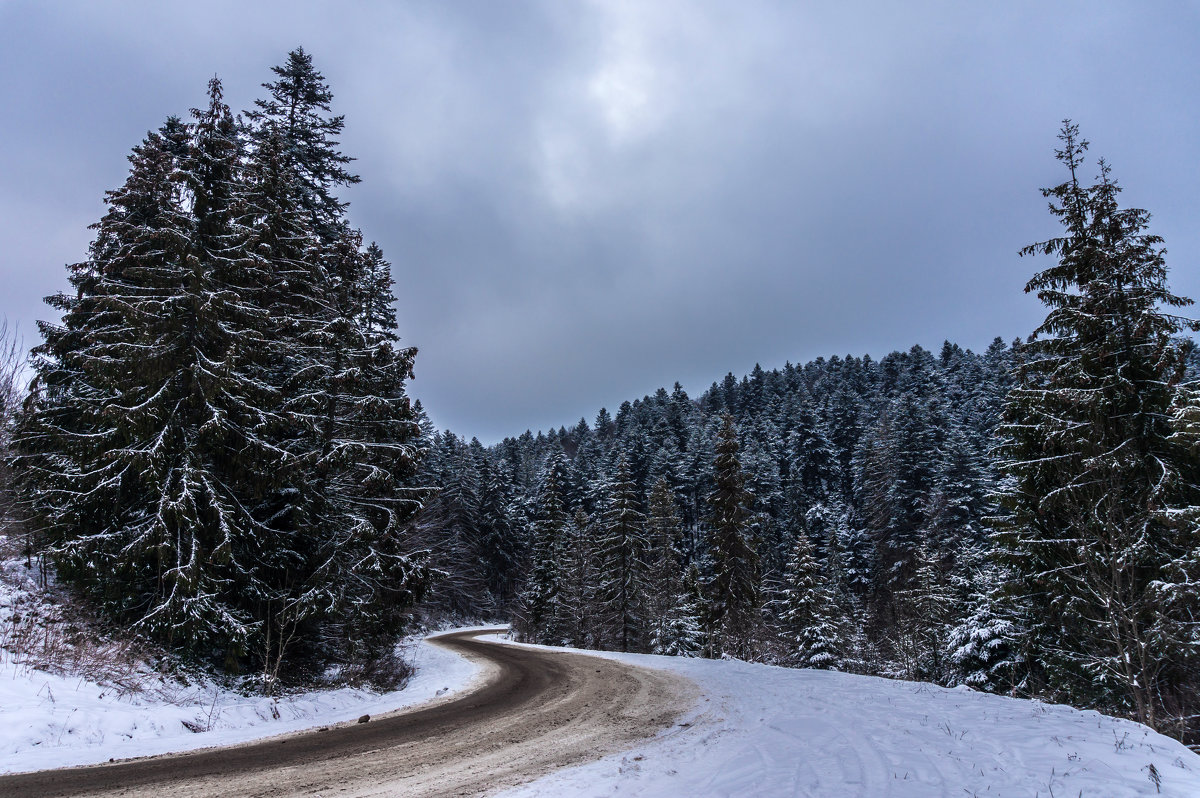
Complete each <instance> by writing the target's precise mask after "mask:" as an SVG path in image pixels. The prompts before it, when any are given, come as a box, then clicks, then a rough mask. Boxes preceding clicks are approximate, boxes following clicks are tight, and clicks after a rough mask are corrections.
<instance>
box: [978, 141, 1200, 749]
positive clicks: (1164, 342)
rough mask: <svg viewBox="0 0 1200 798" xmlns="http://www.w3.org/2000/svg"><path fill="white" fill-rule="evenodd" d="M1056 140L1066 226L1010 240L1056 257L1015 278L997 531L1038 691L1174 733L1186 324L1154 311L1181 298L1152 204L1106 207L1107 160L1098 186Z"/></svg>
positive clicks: (1069, 145)
mask: <svg viewBox="0 0 1200 798" xmlns="http://www.w3.org/2000/svg"><path fill="white" fill-rule="evenodd" d="M1059 138H1060V139H1061V141H1062V142H1063V145H1062V149H1060V150H1058V151H1057V152H1056V156H1057V158H1058V160H1059V161H1060V162H1062V164H1063V165H1064V166H1065V167H1066V169H1067V172H1068V176H1067V179H1066V181H1065V182H1063V183H1061V184H1059V185H1058V186H1055V187H1053V188H1049V189H1043V194H1044V196H1046V197H1048V198H1050V210H1051V213H1052V214H1053V215H1054V216H1055V217H1056V218H1057V219H1058V220H1059V221H1060V222H1061V223H1062V225H1063V227H1064V228H1065V232H1064V235H1062V236H1060V237H1056V238H1052V239H1050V240H1048V241H1044V242H1040V243H1037V244H1032V245H1030V246H1028V247H1026V248H1025V249H1024V250H1022V254H1044V255H1049V256H1052V257H1054V258H1056V259H1057V263H1055V264H1054V265H1052V266H1050V267H1049V268H1047V269H1045V270H1044V271H1041V272H1038V273H1037V274H1035V275H1034V276H1033V278H1032V279H1030V281H1029V283H1028V285H1027V286H1026V291H1029V292H1036V293H1037V295H1038V297H1039V298H1040V299H1041V300H1042V302H1043V303H1044V304H1046V305H1047V306H1048V307H1049V308H1050V311H1049V313H1048V315H1047V316H1046V319H1045V321H1044V322H1043V323H1042V324H1041V326H1039V327H1038V329H1037V330H1036V331H1035V333H1034V336H1033V337H1032V338H1031V340H1030V342H1029V343H1028V344H1026V345H1025V346H1023V347H1022V351H1021V353H1020V355H1021V358H1022V362H1021V363H1020V365H1019V367H1018V372H1017V385H1016V387H1015V388H1014V389H1013V390H1012V391H1011V392H1010V393H1009V395H1008V400H1007V402H1006V405H1005V409H1004V424H1003V425H1002V427H1001V428H1000V432H1001V435H1002V436H1003V444H1002V448H1001V456H1002V457H1003V460H1004V464H1003V465H1004V468H1005V470H1006V471H1007V472H1008V473H1009V474H1010V475H1011V476H1012V477H1013V480H1012V483H1011V487H1010V489H1008V490H1007V491H1006V492H1005V494H1004V495H1003V497H1002V500H1003V504H1004V505H1005V507H1006V509H1007V511H1008V513H1007V516H1006V521H1005V523H1004V526H1003V527H1002V529H1001V530H1000V532H999V534H998V536H997V538H998V541H999V543H1000V545H1001V546H1002V552H1003V558H1004V562H1005V563H1006V564H1007V565H1008V566H1009V567H1011V568H1012V569H1013V571H1014V572H1015V576H1016V577H1017V579H1018V580H1019V584H1020V585H1021V587H1022V588H1023V590H1022V593H1023V595H1024V596H1026V597H1027V598H1028V600H1029V602H1030V604H1031V612H1030V628H1029V638H1028V645H1029V647H1030V649H1031V650H1032V651H1033V656H1034V658H1035V662H1036V665H1037V666H1039V667H1038V668H1037V669H1036V670H1037V671H1038V672H1037V673H1035V675H1038V676H1040V677H1041V678H1042V679H1044V680H1045V684H1046V688H1047V689H1048V690H1049V691H1050V692H1051V693H1052V694H1053V695H1057V696H1063V697H1066V698H1069V699H1070V700H1072V701H1073V702H1076V703H1080V704H1084V705H1092V706H1103V707H1105V708H1106V709H1109V710H1110V711H1112V710H1118V711H1124V712H1128V713H1129V714H1130V715H1131V716H1133V717H1134V718H1136V719H1137V720H1139V721H1141V722H1143V723H1146V724H1148V725H1150V726H1152V727H1154V728H1159V729H1164V730H1171V729H1173V728H1174V727H1175V726H1176V725H1177V716H1178V714H1179V709H1180V707H1183V706H1187V705H1189V704H1191V705H1194V700H1195V698H1194V695H1192V696H1187V695H1185V694H1184V691H1183V690H1181V685H1180V684H1179V683H1178V682H1176V681H1174V679H1173V678H1172V676H1171V674H1172V672H1173V669H1172V663H1174V662H1177V661H1179V660H1180V659H1181V658H1183V657H1185V652H1184V651H1182V650H1181V646H1182V647H1184V648H1186V647H1187V646H1189V645H1194V639H1192V640H1180V639H1179V638H1178V637H1175V636H1173V635H1170V634H1164V630H1165V628H1166V627H1168V626H1171V625H1173V624H1174V623H1175V622H1177V621H1178V620H1180V619H1178V618H1172V617H1171V616H1172V615H1173V614H1174V613H1176V612H1181V611H1182V612H1192V611H1194V604H1192V605H1191V606H1192V608H1193V609H1192V610H1184V608H1183V607H1181V606H1178V605H1173V604H1171V603H1170V602H1169V601H1164V598H1165V597H1164V596H1163V595H1162V592H1161V590H1160V588H1159V585H1160V583H1161V582H1162V581H1163V577H1164V569H1165V567H1166V566H1167V565H1168V564H1169V563H1171V562H1172V561H1174V560H1176V559H1177V558H1179V557H1180V556H1182V555H1183V554H1184V552H1186V551H1187V550H1189V549H1191V548H1193V547H1194V546H1195V539H1196V534H1195V527H1194V526H1191V527H1189V526H1178V525H1173V524H1169V523H1164V518H1163V515H1162V510H1163V509H1164V508H1168V507H1172V506H1178V505H1179V504H1181V503H1185V502H1186V501H1187V499H1186V497H1185V496H1183V495H1181V494H1182V492H1183V491H1184V489H1185V488H1187V487H1189V486H1188V485H1187V480H1186V479H1184V477H1183V474H1184V472H1185V471H1186V470H1188V469H1190V468H1191V467H1192V464H1193V463H1194V459H1193V458H1194V456H1193V455H1192V454H1190V453H1187V452H1186V451H1185V450H1184V449H1183V447H1180V446H1179V445H1178V443H1177V442H1176V441H1174V440H1172V439H1171V437H1170V433H1171V430H1170V419H1169V414H1170V408H1171V406H1172V402H1173V399H1174V398H1175V395H1176V392H1177V387H1176V383H1177V380H1178V377H1179V375H1180V374H1181V373H1182V368H1183V353H1182V350H1181V348H1180V346H1179V344H1178V343H1177V342H1176V340H1175V339H1174V336H1175V335H1176V334H1177V333H1179V332H1180V331H1181V330H1182V329H1184V328H1185V327H1186V328H1190V329H1195V328H1196V325H1195V324H1194V323H1192V322H1184V321H1183V320H1181V319H1180V318H1179V317H1177V316H1174V315H1171V314H1170V313H1169V312H1167V311H1166V310H1165V309H1168V308H1177V307H1181V306H1184V305H1187V304H1190V301H1189V300H1187V299H1185V298H1182V297H1179V296H1176V295H1175V294H1172V293H1171V292H1170V290H1169V289H1168V287H1167V282H1166V274H1167V267H1166V261H1165V260H1164V257H1163V250H1162V249H1161V248H1160V244H1161V239H1160V238H1159V237H1158V236H1155V235H1152V234H1150V233H1147V232H1146V228H1147V224H1148V221H1149V214H1148V213H1147V212H1146V211H1144V210H1140V209H1124V208H1121V207H1120V206H1119V205H1118V202H1117V197H1118V192H1119V188H1118V186H1117V185H1116V183H1115V181H1114V180H1113V179H1112V177H1111V174H1110V170H1109V167H1108V165H1107V164H1106V163H1105V162H1104V161H1101V162H1100V167H1099V170H1100V174H1099V177H1098V179H1097V182H1096V183H1094V184H1093V185H1091V186H1085V185H1083V184H1082V183H1081V181H1080V176H1079V174H1078V173H1079V170H1080V169H1081V168H1082V166H1083V160H1084V155H1085V153H1086V150H1087V142H1086V141H1083V140H1082V139H1080V138H1079V131H1078V127H1077V126H1076V125H1073V124H1071V123H1070V122H1065V123H1064V124H1063V128H1062V131H1061V133H1060V134H1059ZM1031 664H1034V663H1031ZM1193 711H1194V710H1193ZM1193 717H1194V715H1193Z"/></svg>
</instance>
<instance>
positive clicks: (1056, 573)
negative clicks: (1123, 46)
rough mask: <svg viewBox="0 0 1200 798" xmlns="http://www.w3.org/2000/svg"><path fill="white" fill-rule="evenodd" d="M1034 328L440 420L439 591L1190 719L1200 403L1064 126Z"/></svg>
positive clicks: (468, 600)
mask: <svg viewBox="0 0 1200 798" xmlns="http://www.w3.org/2000/svg"><path fill="white" fill-rule="evenodd" d="M1060 138H1061V139H1062V142H1063V147H1062V149H1061V150H1060V151H1058V157H1059V160H1060V161H1062V163H1063V164H1064V166H1065V167H1066V168H1067V171H1068V179H1067V180H1066V181H1065V182H1064V183H1063V184H1061V185H1059V186H1057V187H1055V188H1052V189H1047V190H1045V191H1044V193H1045V194H1046V196H1047V197H1048V198H1050V200H1051V203H1052V204H1051V209H1052V212H1053V213H1054V214H1055V216H1057V217H1058V218H1059V219H1060V221H1061V222H1062V224H1063V226H1064V228H1065V229H1064V232H1063V235H1062V236H1061V237H1059V238H1055V239H1052V240H1050V241H1047V242H1044V243H1039V244H1035V245H1032V246H1031V247H1029V248H1028V249H1027V250H1026V251H1025V252H1023V253H1022V254H1028V255H1033V254H1041V255H1046V256H1050V257H1051V258H1053V259H1056V260H1057V261H1058V263H1057V264H1056V265H1053V266H1049V267H1047V268H1046V269H1045V270H1044V271H1041V272H1039V273H1038V274H1036V275H1035V276H1034V277H1033V279H1032V280H1031V281H1030V283H1029V286H1028V288H1027V290H1028V291H1030V292H1036V293H1037V295H1038V296H1039V297H1040V298H1041V299H1042V301H1043V302H1044V303H1045V304H1046V305H1047V306H1048V307H1049V308H1050V312H1049V315H1048V316H1047V318H1046V322H1045V323H1044V324H1043V326H1042V327H1041V328H1039V329H1038V330H1037V331H1036V333H1035V334H1034V335H1031V336H1030V337H1029V338H1028V339H1027V340H1025V341H1022V340H1017V341H1014V342H1013V343H1012V344H1007V343H1006V342H1005V341H1003V340H1001V339H999V338H997V339H996V340H995V341H994V342H993V343H992V344H991V345H990V346H989V347H988V348H987V350H986V351H985V352H982V353H974V352H971V351H969V350H964V349H963V348H961V347H959V346H957V345H955V344H952V343H950V342H946V343H945V344H944V345H943V346H942V348H941V351H940V352H937V353H933V352H929V351H927V350H925V349H923V348H921V347H919V346H915V347H913V348H912V349H910V350H908V351H906V352H893V353H891V354H889V355H887V356H885V357H882V358H881V359H879V360H874V359H872V358H871V357H869V356H864V357H854V356H846V357H838V356H834V357H831V358H829V359H824V358H819V359H817V360H814V361H812V362H810V363H807V364H805V365H792V364H790V363H789V364H787V365H785V366H784V367H783V368H782V369H772V370H769V371H768V370H764V369H762V368H761V367H759V366H755V368H754V370H753V371H752V372H751V373H750V374H749V375H747V376H744V377H742V378H741V379H738V378H736V377H735V376H734V375H733V374H728V375H726V377H725V378H724V380H722V381H721V382H719V383H714V384H713V385H712V386H711V387H710V388H709V389H708V390H707V391H705V392H704V393H703V394H702V395H700V396H699V397H697V398H691V397H689V396H688V395H687V394H686V393H685V392H684V390H683V388H682V387H681V386H680V385H679V384H678V383H676V384H675V385H674V387H673V389H672V390H670V391H668V390H666V389H659V390H658V391H656V392H655V393H654V394H653V395H651V396H646V397H643V398H642V399H639V400H634V401H627V402H624V403H622V404H621V406H620V407H619V408H618V409H617V411H616V413H615V415H613V414H610V413H609V412H608V411H607V410H606V409H601V410H600V411H599V413H598V414H597V415H596V417H595V418H594V419H593V420H592V421H591V422H589V421H588V420H587V419H580V420H579V422H578V423H577V424H575V425H574V426H572V427H571V428H569V429H568V428H566V427H560V428H559V429H551V430H550V431H548V432H539V433H537V434H536V435H534V434H532V433H531V432H528V431H527V432H525V433H524V434H522V435H519V436H518V437H513V438H507V439H505V440H504V441H502V442H501V443H499V444H497V445H495V446H491V447H485V446H483V445H481V444H480V442H479V441H478V440H474V439H472V440H470V441H469V442H468V441H467V440H466V439H464V438H462V437H459V436H458V435H456V434H454V433H453V432H450V431H435V430H433V429H431V428H430V427H429V425H428V423H427V422H426V426H425V431H426V435H427V436H428V437H429V439H430V440H431V442H432V445H431V448H430V453H429V456H428V457H427V458H426V460H425V462H424V465H423V467H422V468H423V474H424V475H425V481H426V482H429V483H431V484H435V485H437V486H438V487H439V488H440V491H439V493H438V494H437V496H436V498H434V499H433V500H432V502H431V503H430V504H429V505H428V506H427V507H426V508H425V510H424V511H423V512H422V514H421V515H420V517H419V519H418V524H417V536H418V539H419V540H420V541H421V543H422V545H423V546H425V547H427V548H428V549H429V550H430V551H431V552H432V556H433V561H432V562H433V565H434V567H435V568H437V569H438V570H439V571H440V572H442V573H443V574H445V576H444V578H443V579H442V580H441V581H439V582H438V583H437V584H436V585H435V587H434V588H433V594H432V596H431V598H430V604H431V605H432V606H433V607H435V608H436V609H437V610H439V611H441V612H444V613H449V614H452V615H456V616H459V617H462V618H504V619H507V618H509V617H512V618H514V619H515V623H516V626H517V629H518V631H519V633H520V635H521V636H522V638H523V639H525V640H529V641H533V642H539V643H545V644H565V645H572V646H582V647H590V648H605V649H616V650H621V651H634V652H652V653H660V654H676V655H686V656H707V657H722V656H733V657H738V658H745V659H750V660H761V661H766V662H772V663H778V664H787V665H793V666H796V667H809V668H836V669H841V670H847V671H853V672H859V673H871V674H881V675H888V676H895V677H900V678H905V679H917V680H927V681H933V682H936V683H939V684H944V685H956V684H965V685H969V686H971V687H974V688H978V689H984V690H991V691H997V692H1005V693H1010V694H1013V695H1021V696H1036V697H1042V698H1047V699H1051V700H1055V701H1065V702H1069V703H1073V704H1075V705H1077V706H1085V707H1096V708H1100V709H1103V710H1104V711H1108V712H1115V713H1118V714H1125V715H1129V716H1130V717H1134V718H1136V719H1138V720H1140V721H1142V722H1145V723H1148V724H1149V725H1151V726H1154V727H1155V728H1158V729H1160V730H1163V731H1166V732H1168V733H1171V734H1174V735H1176V736H1180V737H1183V738H1184V739H1188V740H1191V741H1193V742H1195V741H1196V740H1197V739H1200V738H1198V737H1197V736H1196V734H1197V731H1200V719H1198V718H1197V714H1196V713H1197V712H1198V711H1200V705H1198V704H1197V699H1196V696H1197V695H1198V693H1197V690H1198V688H1200V658H1198V657H1197V654H1198V653H1200V652H1198V646H1200V635H1198V631H1200V630H1198V628H1197V625H1196V620H1195V612H1196V608H1197V607H1198V606H1200V603H1198V599H1200V596H1198V595H1197V586H1198V581H1197V580H1198V579H1200V570H1198V569H1200V537H1198V536H1197V528H1198V527H1197V520H1198V515H1200V506H1198V505H1200V492H1198V490H1197V484H1198V483H1200V462H1198V455H1200V445H1198V444H1200V426H1198V422H1200V405H1198V404H1197V397H1198V394H1197V393H1196V391H1197V384H1196V380H1197V377H1198V376H1200V369H1198V368H1197V366H1198V359H1197V357H1196V353H1195V350H1194V349H1193V347H1192V344H1191V341H1190V339H1188V338H1186V337H1184V336H1181V333H1184V332H1185V331H1186V330H1188V329H1195V326H1194V325H1193V324H1192V323H1191V322H1189V321H1187V320H1186V319H1183V318H1180V317H1176V316H1173V315H1170V311H1171V310H1172V309H1173V308H1174V307H1179V306H1182V305H1186V304H1190V303H1189V302H1188V301H1187V300H1185V299H1182V298H1178V297H1175V296H1173V295H1172V294H1171V293H1170V292H1169V290H1168V289H1167V284H1166V266H1165V261H1164V259H1163V253H1162V250H1161V247H1160V244H1161V242H1160V241H1159V239H1158V238H1156V237H1155V236H1153V235H1152V234H1150V233H1148V232H1147V231H1146V227H1147V222H1148V218H1149V215H1148V214H1147V213H1146V212H1145V211H1142V210H1137V209H1122V208H1120V207H1119V206H1118V204H1117V196H1118V193H1119V188H1118V187H1117V185H1116V183H1115V181H1113V180H1112V178H1111V177H1110V174H1109V170H1108V166H1107V165H1106V164H1104V163H1103V162H1101V163H1100V166H1099V169H1100V176H1099V178H1098V179H1097V182H1096V183H1095V184H1093V185H1086V184H1085V182H1083V175H1082V174H1081V172H1082V170H1083V169H1084V168H1087V167H1086V165H1085V164H1084V153H1085V152H1086V150H1087V142H1086V141H1082V140H1081V139H1080V138H1079V136H1078V131H1077V129H1076V128H1075V127H1074V126H1073V125H1070V124H1069V123H1066V124H1064V128H1063V130H1062V133H1061V136H1060Z"/></svg>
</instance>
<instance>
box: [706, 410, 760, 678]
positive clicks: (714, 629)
mask: <svg viewBox="0 0 1200 798" xmlns="http://www.w3.org/2000/svg"><path fill="white" fill-rule="evenodd" d="M738 449H739V444H738V434H737V427H736V426H735V425H734V421H733V416H732V415H730V414H728V413H726V414H725V415H724V416H723V417H722V419H721V428H720V431H719V433H718V436H717V446H716V460H715V462H714V471H715V473H714V480H715V482H716V487H715V488H714V489H713V492H712V493H711V494H710V495H709V497H708V505H709V508H710V516H709V521H708V554H709V556H710V557H711V558H712V575H711V577H710V578H709V579H708V582H707V583H706V585H705V604H706V606H705V614H706V619H705V626H706V627H707V629H706V631H707V637H708V654H709V656H711V657H720V656H722V655H725V654H728V655H730V656H734V657H738V658H740V659H753V658H754V657H755V656H756V655H757V653H758V652H757V634H758V631H759V628H760V626H761V618H760V616H759V611H760V596H759V565H758V562H759V561H758V547H757V545H756V542H755V541H754V540H753V539H752V537H751V519H752V515H753V511H752V503H753V501H754V497H753V495H751V494H750V493H749V492H748V491H747V490H746V488H745V485H746V475H745V473H744V472H743V471H742V464H741V461H740V460H739V459H738Z"/></svg>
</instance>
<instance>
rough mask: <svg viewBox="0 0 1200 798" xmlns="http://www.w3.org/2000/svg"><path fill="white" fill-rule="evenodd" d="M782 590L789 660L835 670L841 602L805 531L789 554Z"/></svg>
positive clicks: (783, 630)
mask: <svg viewBox="0 0 1200 798" xmlns="http://www.w3.org/2000/svg"><path fill="white" fill-rule="evenodd" d="M782 593H783V595H782V597H781V598H780V601H779V603H780V604H781V607H780V612H779V624H780V632H781V634H782V636H783V638H784V648H785V652H786V653H785V657H786V662H787V663H788V664H790V665H793V666H795V667H798V668H834V669H836V668H837V666H838V658H839V652H840V650H841V644H842V634H841V630H840V628H839V624H838V620H839V619H838V603H837V600H836V596H835V595H834V592H833V590H831V589H830V586H829V584H828V583H827V581H826V576H825V574H823V573H822V572H821V566H820V564H819V563H818V562H817V559H816V557H815V556H813V550H812V544H811V543H809V541H808V537H807V536H806V535H804V534H803V533H801V534H799V535H796V540H795V543H794V544H793V546H792V551H791V555H790V556H789V557H788V561H787V565H786V567H785V569H784V573H783V589H782Z"/></svg>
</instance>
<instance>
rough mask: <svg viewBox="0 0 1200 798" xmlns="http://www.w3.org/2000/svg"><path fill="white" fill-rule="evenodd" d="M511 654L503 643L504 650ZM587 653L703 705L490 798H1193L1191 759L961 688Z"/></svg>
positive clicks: (1042, 707) (1141, 734) (1165, 742)
mask: <svg viewBox="0 0 1200 798" xmlns="http://www.w3.org/2000/svg"><path fill="white" fill-rule="evenodd" d="M514 645H515V644H514ZM583 653H590V654H596V655H597V656H603V657H607V658H610V659H618V660H621V661H625V662H630V663H633V664H637V665H645V666H650V667H655V668H666V669H668V670H672V671H675V672H677V673H680V674H683V675H684V676H687V677H688V678H690V679H692V680H693V681H695V682H696V683H697V684H698V685H699V686H700V688H701V691H702V693H703V695H704V698H702V699H701V701H700V705H699V706H698V707H697V708H696V709H695V711H694V712H693V713H692V714H691V715H690V716H688V717H685V718H684V719H683V720H682V722H681V724H680V725H678V726H675V727H674V728H672V729H669V730H667V731H666V732H664V733H662V734H661V735H659V736H658V737H657V738H655V739H653V740H651V741H649V742H648V743H646V744H645V745H643V746H641V747H639V748H637V749H636V750H633V751H630V752H627V753H625V754H621V755H618V756H610V757H607V758H605V759H602V760H600V761H598V762H594V763H592V764H589V765H584V766H581V767H576V768H570V769H567V770H562V771H558V772H557V773H554V774H551V775H550V776H547V777H545V778H542V779H540V780H538V781H536V782H533V783H532V784H529V785H526V786H525V787H521V788H518V789H515V790H511V791H508V792H505V793H503V795H504V796H505V798H518V796H520V797H521V798H541V797H542V796H555V797H557V796H562V795H571V796H610V795H619V796H622V798H624V796H688V797H689V798H702V797H703V796H738V797H741V796H756V798H769V797H771V796H812V797H813V798H818V797H819V798H824V797H825V796H829V797H830V798H851V797H852V796H862V797H863V798H876V797H877V796H879V797H882V796H888V797H890V798H909V797H911V798H941V797H943V796H944V798H972V796H977V798H985V796H986V797H987V798H995V797H997V796H1001V797H1006V796H1020V797H1021V798H1034V797H1035V796H1038V797H1040V798H1052V797H1053V796H1058V797H1059V798H1067V797H1068V796H1069V798H1077V796H1083V798H1089V796H1090V797H1091V798H1125V797H1126V796H1149V795H1156V794H1159V793H1157V792H1156V787H1155V784H1154V782H1153V781H1152V779H1151V775H1152V774H1151V770H1150V766H1153V767H1154V773H1156V774H1157V775H1158V778H1159V780H1160V782H1161V795H1164V796H1176V798H1197V796H1200V756H1198V755H1197V754H1195V753H1193V752H1192V751H1190V750H1188V749H1187V748H1186V747H1185V746H1183V745H1182V744H1180V743H1179V742H1177V741H1175V740H1172V739H1169V738H1167V737H1164V736H1162V735H1160V734H1157V733H1155V732H1153V731H1151V730H1150V729H1148V728H1146V727H1145V726H1141V725H1139V724H1136V723H1133V722H1131V721H1127V720H1119V719H1116V718H1110V717H1107V716H1105V715H1101V714H1099V713H1097V712H1080V711H1079V710H1076V709H1072V708H1070V707H1065V706H1056V705H1048V704H1041V703H1037V702H1033V701H1025V700H1019V699H1012V698H1004V697H1002V696H994V695H988V694H985V693H977V692H973V691H970V690H967V689H953V690H950V689H945V688H942V687H935V686H933V685H927V684H918V683H913V682H901V681H890V680H887V679H880V678H875V677H870V676H854V675H850V674H841V673H830V672H828V671H806V670H792V669H788V668H777V667H771V666H767V665H752V664H748V663H744V662H736V661H711V660H698V659H677V658H672V657H655V656H649V655H638V654H613V653H607V652H606V653H597V652H583Z"/></svg>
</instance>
